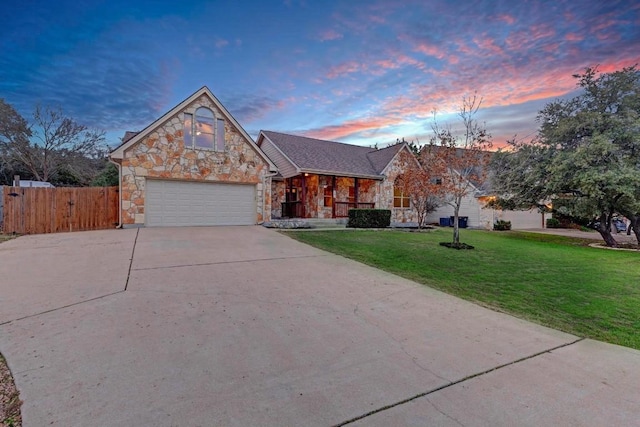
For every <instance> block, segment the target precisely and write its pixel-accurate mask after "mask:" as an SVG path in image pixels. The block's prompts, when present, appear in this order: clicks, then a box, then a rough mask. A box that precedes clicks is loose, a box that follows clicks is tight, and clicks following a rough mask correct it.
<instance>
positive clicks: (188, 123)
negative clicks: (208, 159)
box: [184, 107, 224, 151]
mask: <svg viewBox="0 0 640 427" xmlns="http://www.w3.org/2000/svg"><path fill="white" fill-rule="evenodd" d="M184 144H185V146H187V147H192V148H200V149H208V150H216V151H224V120H223V119H217V118H216V117H215V115H214V114H213V111H211V110H210V109H208V108H205V107H200V108H198V109H197V110H196V112H195V115H194V114H188V113H185V114H184Z"/></svg>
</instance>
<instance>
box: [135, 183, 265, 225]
mask: <svg viewBox="0 0 640 427" xmlns="http://www.w3.org/2000/svg"><path fill="white" fill-rule="evenodd" d="M145 223H146V225H148V226H186V225H251V224H255V223H256V200H255V185H240V184H220V183H205V182H184V181H160V180H151V179H150V180H147V183H146V200H145Z"/></svg>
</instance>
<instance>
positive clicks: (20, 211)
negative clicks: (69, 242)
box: [1, 187, 118, 234]
mask: <svg viewBox="0 0 640 427" xmlns="http://www.w3.org/2000/svg"><path fill="white" fill-rule="evenodd" d="M2 193H3V194H2V197H3V203H2V205H3V206H2V209H1V210H2V230H3V232H4V233H7V234H9V233H17V234H40V233H58V232H63V231H84V230H101V229H107V228H113V227H115V226H116V225H118V187H83V188H72V187H69V188H66V187H57V188H38V187H4V191H3V192H2Z"/></svg>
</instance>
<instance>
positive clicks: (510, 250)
mask: <svg viewBox="0 0 640 427" xmlns="http://www.w3.org/2000/svg"><path fill="white" fill-rule="evenodd" d="M286 234H287V235H289V236H291V237H293V238H294V239H297V240H299V241H301V242H305V243H308V244H310V245H313V246H316V247H318V248H321V249H324V250H327V251H329V252H333V253H336V254H340V255H344V256H346V257H348V258H351V259H354V260H357V261H360V262H363V263H365V264H369V265H372V266H374V267H377V268H380V269H382V270H385V271H389V272H392V273H395V274H398V275H399V276H403V277H406V278H408V279H411V280H414V281H416V282H419V283H423V284H425V285H427V286H430V287H432V288H436V289H440V290H442V291H444V292H447V293H449V294H452V295H456V296H458V297H461V298H464V299H467V300H470V301H473V302H476V303H479V304H481V305H483V306H487V307H490V308H493V309H495V310H498V311H503V312H506V313H510V314H513V315H515V316H517V317H520V318H523V319H527V320H531V321H533V322H536V323H539V324H542V325H546V326H549V327H552V328H555V329H559V330H562V331H565V332H569V333H572V334H575V335H578V336H583V337H589V338H594V339H597V340H601V341H606V342H610V343H614V344H619V345H624V346H628V347H632V348H636V349H640V334H638V332H637V331H638V330H640V253H638V252H626V251H609V250H604V249H595V248H590V247H588V246H586V243H587V242H585V241H583V240H581V239H572V238H567V237H562V236H553V235H546V234H534V233H524V232H500V233H497V232H487V231H477V230H463V231H462V232H461V241H462V242H464V243H468V244H470V245H473V246H475V249H473V250H454V249H448V248H445V247H442V246H440V245H439V242H442V241H450V239H451V231H450V230H440V229H437V230H432V231H429V232H426V233H408V232H402V231H362V230H356V231H352V230H347V231H317V232H287V233H286ZM590 242H591V241H590Z"/></svg>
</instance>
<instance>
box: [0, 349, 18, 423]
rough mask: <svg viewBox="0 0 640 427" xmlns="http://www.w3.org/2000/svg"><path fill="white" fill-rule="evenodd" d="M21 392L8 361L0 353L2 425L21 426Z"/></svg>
mask: <svg viewBox="0 0 640 427" xmlns="http://www.w3.org/2000/svg"><path fill="white" fill-rule="evenodd" d="M21 405H22V401H21V400H20V394H19V393H18V390H17V389H16V384H15V382H14V381H13V377H12V376H11V371H10V370H9V367H8V366H7V362H6V361H5V360H4V357H2V355H1V354H0V426H1V427H21V426H22V416H21V415H20V406H21Z"/></svg>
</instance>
